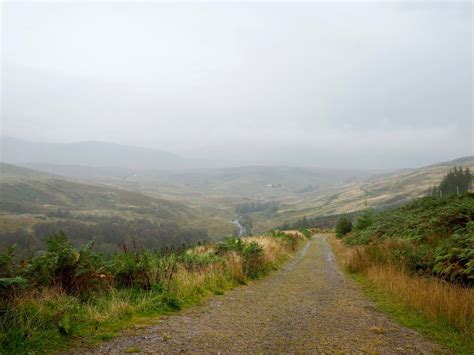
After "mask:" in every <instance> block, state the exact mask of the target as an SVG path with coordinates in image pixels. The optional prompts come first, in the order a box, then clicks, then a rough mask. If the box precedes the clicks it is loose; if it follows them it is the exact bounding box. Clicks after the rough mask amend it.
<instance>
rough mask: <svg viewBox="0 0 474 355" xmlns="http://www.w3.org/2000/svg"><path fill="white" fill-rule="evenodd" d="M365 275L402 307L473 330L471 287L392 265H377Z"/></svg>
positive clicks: (473, 308)
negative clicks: (408, 271)
mask: <svg viewBox="0 0 474 355" xmlns="http://www.w3.org/2000/svg"><path fill="white" fill-rule="evenodd" d="M364 274H365V275H366V277H367V278H368V280H369V281H370V282H372V283H373V284H374V285H375V286H376V287H377V288H379V289H381V290H382V291H383V292H386V293H388V294H390V296H391V297H393V298H395V299H396V300H398V301H400V302H402V303H403V304H404V306H405V307H407V308H409V309H412V310H415V311H418V312H422V313H423V314H424V315H425V316H426V317H427V318H429V319H431V320H434V321H438V322H446V323H448V324H450V325H452V326H454V327H455V328H456V329H458V330H459V331H462V332H465V333H466V334H472V333H473V332H474V324H473V323H474V289H472V288H465V287H462V286H459V285H456V284H450V283H448V282H446V281H442V280H439V279H436V278H433V277H430V278H427V277H420V276H414V275H410V274H408V273H406V272H404V271H402V270H399V269H395V268H394V267H382V266H379V265H376V266H373V267H370V268H368V269H367V270H366V271H365V272H364Z"/></svg>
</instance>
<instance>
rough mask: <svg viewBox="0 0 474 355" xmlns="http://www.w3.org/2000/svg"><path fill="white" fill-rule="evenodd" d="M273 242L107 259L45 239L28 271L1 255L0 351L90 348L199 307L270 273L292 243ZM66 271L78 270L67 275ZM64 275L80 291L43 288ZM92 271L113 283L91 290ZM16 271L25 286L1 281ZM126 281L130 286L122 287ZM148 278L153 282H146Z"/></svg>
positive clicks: (234, 243)
mask: <svg viewBox="0 0 474 355" xmlns="http://www.w3.org/2000/svg"><path fill="white" fill-rule="evenodd" d="M295 238H296V237H295ZM300 238H301V237H298V238H297V240H301V239H300ZM256 239H257V240H258V238H256ZM277 240H278V241H279V242H281V245H282V248H281V249H278V250H277V251H274V250H272V249H268V250H267V249H265V247H264V245H265V244H264V242H261V243H263V246H261V245H260V244H258V243H257V242H256V241H254V240H253V241H241V240H234V239H232V240H231V239H229V240H226V241H225V242H222V243H218V244H215V245H212V246H206V248H210V249H209V250H207V251H202V252H201V253H203V254H199V253H200V252H198V251H196V250H194V249H191V250H188V251H187V252H183V253H182V254H179V255H178V254H170V255H166V256H164V255H159V254H153V253H152V252H149V251H142V252H140V253H138V254H131V253H127V254H117V255H115V256H114V257H112V258H111V259H107V260H105V259H103V258H101V257H100V255H97V254H95V253H94V252H92V251H91V250H90V249H88V247H83V248H80V249H75V248H73V247H72V246H71V244H70V243H69V241H68V240H67V237H66V236H65V235H64V234H60V235H55V236H52V237H51V238H50V240H49V241H48V243H49V244H48V246H49V247H48V251H47V252H44V253H43V254H40V255H38V256H37V257H35V258H33V259H31V260H29V264H28V267H26V266H24V265H23V264H17V263H16V262H15V260H14V259H13V254H12V255H10V254H5V255H2V254H0V257H1V258H0V269H1V270H0V271H1V272H2V273H1V274H0V276H5V277H3V278H1V277H0V281H1V283H0V287H2V288H0V291H1V292H0V296H1V297H0V300H1V303H0V309H2V312H1V313H0V354H25V353H35V354H41V353H51V352H54V351H65V350H67V349H69V348H71V347H72V348H74V347H76V348H77V347H78V348H88V347H92V346H94V345H95V344H96V343H97V342H100V341H107V340H110V339H112V338H113V337H114V336H116V335H117V334H119V332H120V331H122V330H124V329H130V328H134V327H135V328H136V326H137V325H138V324H141V325H148V324H153V323H154V322H155V321H156V320H157V317H159V316H161V315H165V314H172V313H174V312H177V311H179V310H181V309H183V308H186V307H190V306H192V305H195V304H199V303H202V302H203V300H205V299H206V298H208V297H210V296H212V295H222V294H224V293H225V292H226V291H228V290H230V289H232V288H234V287H237V286H238V285H239V284H242V283H247V282H248V281H249V280H251V279H256V278H259V277H261V276H263V275H264V274H267V273H268V272H270V271H271V270H274V269H275V268H276V267H277V266H279V265H281V264H282V263H283V262H284V261H285V260H286V258H287V257H288V252H291V251H294V249H293V248H292V247H291V245H290V243H288V242H286V241H284V240H282V239H281V238H279V239H277ZM236 253H237V254H238V255H239V256H238V257H235V255H236ZM280 253H281V255H280ZM265 256H267V257H270V259H265ZM54 260H56V261H58V260H59V261H58V262H59V264H58V265H56V264H54V262H53V261H54ZM270 260H277V262H275V261H270ZM175 261H176V263H175ZM52 262H53V264H51V263H52ZM173 265H174V266H173ZM39 266H41V268H39V269H37V267H39ZM72 268H75V269H74V270H76V272H74V273H71V272H69V271H71V270H72ZM67 270H69V271H67ZM77 270H79V271H77ZM171 270H174V272H171V273H170V271H171ZM64 272H69V273H68V274H67V275H69V276H68V277H67V278H66V279H64V278H62V280H70V278H69V277H72V279H73V280H74V281H75V282H73V283H72V284H74V285H79V284H80V283H82V286H83V287H82V288H80V289H77V288H69V287H68V286H67V284H66V283H62V284H58V283H53V282H51V283H49V282H50V281H48V280H53V279H54V278H55V279H56V280H58V275H62V274H61V273H64ZM97 273H99V274H100V275H102V276H104V277H105V278H106V279H107V278H109V279H110V278H111V279H110V280H112V279H113V280H114V282H110V283H108V284H107V285H103V287H97V285H98V284H97V283H94V282H91V281H97V279H95V277H96V276H97V275H96V274H97ZM17 274H18V275H19V274H21V275H23V276H24V277H25V278H26V279H27V280H28V283H27V284H26V286H22V287H23V288H20V286H16V284H15V283H13V284H12V283H11V282H10V283H8V282H6V281H11V280H16V279H15V277H14V276H15V275H17ZM41 275H43V276H48V275H49V277H42V276H41ZM72 275H73V276H72ZM123 275H126V276H127V277H126V278H123ZM146 275H148V276H146ZM160 275H161V276H160ZM85 276H86V277H87V278H88V279H87V280H86V279H84V277H85ZM129 278H132V279H133V280H134V282H132V283H128V282H125V283H124V280H125V281H127V280H129ZM150 278H154V281H153V282H152V283H151V284H150V282H149V281H150ZM85 281H87V282H85ZM84 282H85V283H84Z"/></svg>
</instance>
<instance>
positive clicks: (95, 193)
mask: <svg viewBox="0 0 474 355" xmlns="http://www.w3.org/2000/svg"><path fill="white" fill-rule="evenodd" d="M0 192H1V201H0V231H2V230H12V229H15V228H16V227H22V228H26V229H29V228H31V227H32V226H33V225H35V224H36V223H40V222H41V223H44V222H47V221H48V220H51V221H55V220H57V219H58V213H57V212H58V211H67V212H68V215H69V214H70V215H71V216H73V217H74V218H75V219H79V220H83V219H87V218H91V217H98V216H100V217H122V218H126V219H129V220H133V219H137V218H145V219H148V220H150V221H153V222H155V223H161V222H166V223H170V222H172V223H177V224H179V225H181V226H187V227H196V228H204V229H207V230H208V231H209V233H210V234H217V235H223V234H229V233H232V231H233V229H234V227H233V226H232V224H231V223H230V221H222V220H220V219H216V218H215V217H213V216H208V215H203V214H202V213H201V211H199V210H197V209H194V208H192V207H189V206H186V205H184V204H182V203H179V202H176V201H170V200H167V199H160V198H156V197H152V196H147V195H144V194H141V193H138V192H134V191H127V190H123V189H119V188H115V187H111V186H105V185H97V184H96V185H94V184H88V183H83V182H78V181H72V180H67V179H64V178H62V177H59V176H57V175H51V174H47V173H42V172H38V171H35V170H32V169H27V168H23V167H18V166H15V165H11V164H6V163H0Z"/></svg>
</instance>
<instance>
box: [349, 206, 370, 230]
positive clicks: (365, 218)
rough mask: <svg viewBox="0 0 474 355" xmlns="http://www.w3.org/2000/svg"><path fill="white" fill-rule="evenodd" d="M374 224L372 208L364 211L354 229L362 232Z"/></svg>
mask: <svg viewBox="0 0 474 355" xmlns="http://www.w3.org/2000/svg"><path fill="white" fill-rule="evenodd" d="M373 223H374V211H373V210H372V209H370V208H367V209H365V210H363V211H362V212H361V213H360V214H359V216H357V220H356V222H355V226H354V229H356V230H362V229H366V228H368V227H370V226H371V225H372V224H373Z"/></svg>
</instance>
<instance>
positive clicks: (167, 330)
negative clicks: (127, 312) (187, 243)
mask: <svg viewBox="0 0 474 355" xmlns="http://www.w3.org/2000/svg"><path fill="white" fill-rule="evenodd" d="M137 333H139V334H137ZM132 350H135V351H138V350H140V351H142V352H149V353H175V352H186V353H188V352H193V353H310V352H312V353H354V352H356V353H381V354H388V353H438V352H442V351H443V350H442V349H441V348H440V347H439V346H438V345H435V344H433V343H432V342H430V341H428V340H426V339H424V338H423V337H422V336H421V335H420V334H419V333H417V332H415V331H413V330H410V329H407V328H404V327H401V326H399V325H397V324H396V323H394V322H393V321H392V320H390V319H389V318H388V317H387V316H386V315H384V314H382V313H380V312H378V311H377V310H376V309H375V308H374V305H373V304H372V302H370V301H368V300H367V299H365V298H364V297H363V295H362V293H361V291H360V290H359V288H358V287H357V285H354V284H353V283H352V282H350V281H348V280H347V279H346V278H345V276H344V275H343V273H342V272H341V271H340V270H339V268H338V266H337V264H336V262H335V260H334V256H333V255H332V252H331V250H330V247H329V246H328V244H327V242H326V240H325V236H323V235H316V236H314V237H313V238H311V240H310V241H309V242H308V243H307V244H306V245H305V246H304V247H303V248H302V249H301V251H300V252H299V254H298V255H297V256H296V257H295V258H293V259H292V260H291V261H290V262H289V263H288V264H286V266H285V267H284V268H282V269H281V270H280V271H278V272H275V273H272V274H271V275H269V276H268V277H266V278H264V279H262V280H259V281H255V282H252V283H251V284H250V285H248V286H242V287H238V288H236V289H234V290H232V291H230V292H228V293H226V294H225V295H223V296H215V297H213V298H211V299H210V300H209V301H207V302H206V303H205V304H204V305H202V306H197V307H192V308H189V309H186V310H184V311H182V312H180V313H179V314H177V315H172V316H166V317H161V318H160V320H159V322H158V323H157V325H154V326H150V327H146V328H141V329H139V330H138V331H135V332H132V331H124V333H123V335H121V336H119V337H117V338H115V339H114V340H112V341H110V342H107V343H104V344H102V345H101V346H99V347H98V348H96V349H94V350H92V351H91V350H89V352H94V353H98V352H100V353H124V352H130V351H132Z"/></svg>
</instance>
